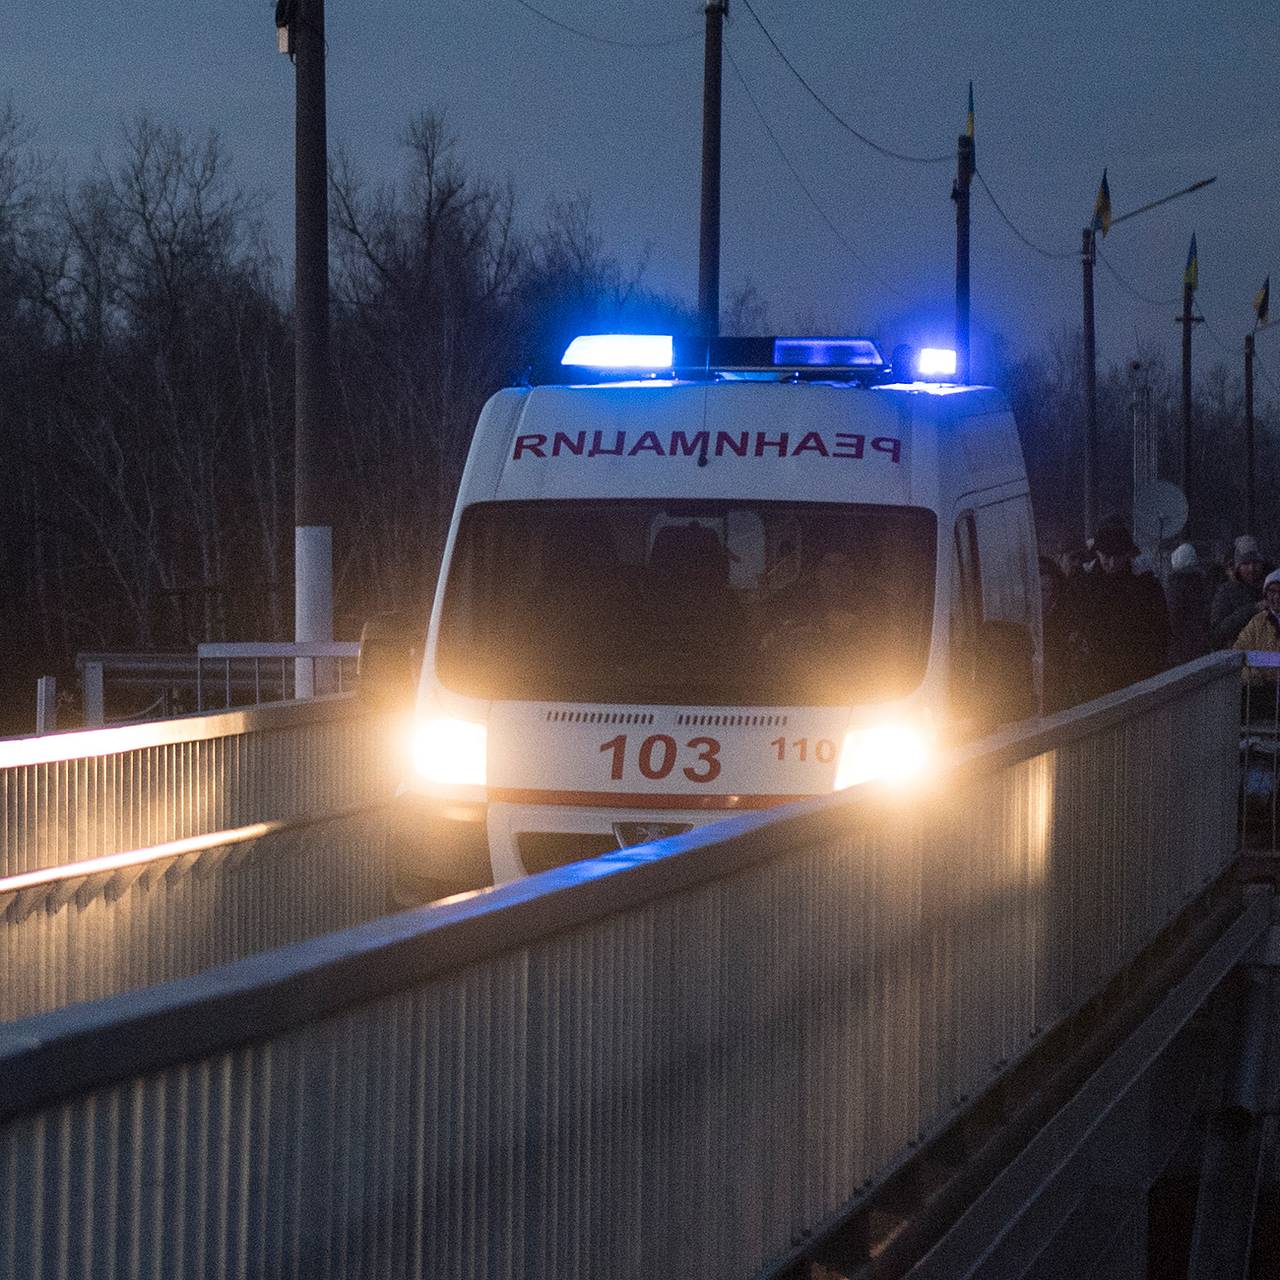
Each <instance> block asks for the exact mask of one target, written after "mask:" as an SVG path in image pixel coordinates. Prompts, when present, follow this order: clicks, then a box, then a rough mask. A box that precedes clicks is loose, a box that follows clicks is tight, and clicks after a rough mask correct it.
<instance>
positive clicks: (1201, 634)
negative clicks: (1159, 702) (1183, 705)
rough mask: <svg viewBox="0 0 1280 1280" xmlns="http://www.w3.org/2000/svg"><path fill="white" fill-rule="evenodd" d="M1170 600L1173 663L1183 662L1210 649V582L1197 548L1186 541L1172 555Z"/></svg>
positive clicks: (1167, 584)
mask: <svg viewBox="0 0 1280 1280" xmlns="http://www.w3.org/2000/svg"><path fill="white" fill-rule="evenodd" d="M1164 593H1165V597H1166V598H1167V599H1168V601H1169V630H1170V632H1171V633H1172V634H1171V635H1170V638H1169V665H1170V666H1171V667H1177V666H1181V665H1182V663H1184V662H1190V661H1191V660H1192V659H1193V658H1199V657H1201V656H1202V655H1203V654H1206V653H1208V652H1209V583H1208V581H1207V580H1206V578H1205V576H1204V574H1203V573H1202V572H1201V570H1200V563H1199V559H1198V557H1197V556H1196V549H1195V547H1193V546H1192V545H1191V543H1189V542H1184V543H1183V544H1182V545H1181V546H1180V547H1179V548H1178V549H1177V550H1176V551H1175V552H1174V553H1173V557H1172V572H1171V573H1170V574H1169V578H1168V580H1167V581H1166V582H1165V587H1164Z"/></svg>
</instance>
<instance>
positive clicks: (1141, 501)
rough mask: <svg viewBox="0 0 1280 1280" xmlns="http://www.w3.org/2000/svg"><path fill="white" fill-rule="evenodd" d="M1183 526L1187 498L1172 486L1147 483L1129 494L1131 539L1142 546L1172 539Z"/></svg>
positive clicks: (1175, 486) (1151, 481) (1167, 483)
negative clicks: (1130, 495)
mask: <svg viewBox="0 0 1280 1280" xmlns="http://www.w3.org/2000/svg"><path fill="white" fill-rule="evenodd" d="M1186 523H1187V499H1186V495H1185V494H1183V492H1182V490H1181V489H1179V488H1178V486H1177V485H1176V484H1170V483H1169V482H1168V481H1167V480H1148V481H1147V482H1146V484H1144V485H1142V486H1141V487H1140V488H1139V489H1138V490H1137V492H1135V493H1134V495H1133V536H1134V538H1135V540H1136V541H1137V542H1138V543H1139V544H1140V545H1142V546H1144V547H1152V546H1154V547H1158V546H1160V545H1161V544H1162V543H1164V542H1167V541H1169V540H1170V539H1172V538H1176V537H1177V536H1178V534H1180V533H1181V532H1182V527H1183V525H1185V524H1186Z"/></svg>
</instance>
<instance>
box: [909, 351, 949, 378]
mask: <svg viewBox="0 0 1280 1280" xmlns="http://www.w3.org/2000/svg"><path fill="white" fill-rule="evenodd" d="M916 374H917V376H918V377H921V378H954V377H955V374H956V353H955V352H954V351H951V350H950V349H948V348H947V347H921V348H920V351H919V353H918V354H917V356H916Z"/></svg>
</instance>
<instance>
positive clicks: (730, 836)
mask: <svg viewBox="0 0 1280 1280" xmlns="http://www.w3.org/2000/svg"><path fill="white" fill-rule="evenodd" d="M1240 662H1241V659H1240V656H1239V655H1238V654H1233V653H1229V652H1223V653H1217V654H1211V655H1209V656H1207V657H1205V658H1201V659H1199V660H1197V661H1196V662H1193V663H1189V664H1187V665H1186V666H1184V667H1179V668H1176V669H1175V670H1173V671H1169V672H1165V673H1163V674H1161V675H1158V676H1155V677H1152V678H1151V679H1150V680H1147V681H1144V682H1142V683H1141V684H1139V685H1137V686H1134V687H1133V688H1131V689H1130V690H1128V691H1121V692H1120V693H1116V694H1112V695H1109V696H1108V697H1105V698H1101V699H1098V700H1097V701H1096V702H1093V703H1087V704H1084V705H1083V706H1080V707H1077V708H1075V709H1073V710H1071V711H1067V712H1064V713H1062V714H1061V715H1058V716H1055V717H1052V718H1049V719H1040V720H1030V721H1026V722H1023V723H1022V724H1020V725H1015V726H1012V727H1010V728H1009V729H1006V730H1003V731H1001V732H999V733H997V734H994V735H992V736H991V737H990V738H987V739H985V740H983V741H982V742H979V743H976V744H973V745H972V746H968V747H964V748H959V749H957V750H956V751H955V752H954V753H953V755H952V757H951V759H950V761H949V762H948V763H949V766H950V767H949V769H948V781H949V782H951V783H959V782H962V781H965V780H970V781H971V780H973V779H975V778H981V777H983V776H987V775H992V774H995V773H998V772H1000V771H1001V770H1005V769H1008V768H1009V767H1011V766H1013V765H1017V764H1019V763H1021V762H1024V761H1027V760H1030V759H1032V758H1033V757H1036V756H1039V755H1042V754H1043V753H1045V752H1046V751H1048V750H1052V749H1053V748H1055V747H1057V748H1061V747H1063V746H1066V745H1068V744H1070V743H1073V742H1077V741H1080V740H1081V739H1083V738H1086V737H1088V736H1089V735H1091V734H1096V733H1100V732H1102V731H1104V730H1106V729H1107V728H1110V727H1114V726H1115V725H1117V724H1119V723H1122V722H1123V721H1124V720H1126V719H1131V718H1133V717H1134V716H1135V715H1137V714H1140V713H1142V712H1143V711H1146V710H1151V709H1154V708H1159V707H1160V706H1162V705H1165V704H1171V703H1174V702H1176V701H1177V700H1178V699H1179V698H1180V697H1181V696H1182V695H1183V694H1185V693H1187V692H1189V691H1191V690H1194V689H1196V688H1198V687H1200V686H1202V685H1206V684H1209V683H1212V682H1214V681H1220V680H1222V679H1223V677H1224V676H1226V675H1227V674H1230V673H1233V672H1235V671H1236V670H1238V668H1239V666H1240ZM1126 709H1127V711H1128V714H1127V715H1126ZM914 803H915V801H914V799H913V798H906V797H903V796H901V795H895V794H894V793H893V792H892V791H891V790H889V789H886V788H882V787H878V786H875V785H862V786H857V787H853V788H851V789H850V790H849V791H847V792H842V793H839V794H836V795H834V796H830V797H821V798H818V799H814V800H805V801H799V802H797V803H794V804H790V805H786V806H784V807H782V808H778V809H773V810H769V811H766V812H763V813H756V814H751V815H748V816H744V817H740V818H735V819H730V820H728V821H725V822H721V823H717V824H715V825H714V826H713V827H711V828H701V829H695V830H693V831H691V832H689V833H687V834H685V835H680V836H673V837H671V838H668V839H665V840H661V841H658V842H656V843H654V844H651V845H641V846H638V847H634V848H628V849H622V850H618V851H616V852H612V853H608V854H604V855H602V856H600V857H597V858H593V859H591V860H589V861H585V862H580V863H576V864H572V865H570V866H566V867H561V868H558V869H556V870H553V871H547V872H542V873H540V874H538V875H534V876H530V877H527V878H526V879H524V880H520V881H516V882H513V883H510V884H505V885H501V886H498V887H497V888H493V889H488V890H479V891H476V892H472V893H468V894H459V895H457V896H456V897H454V898H450V899H446V900H444V901H443V902H440V903H436V904H434V905H433V906H432V907H429V908H422V909H418V910H414V911H408V912H404V913H402V914H400V915H396V916H392V917H389V918H387V919H383V920H379V921H377V922H375V923H371V924H367V925H359V926H356V927H354V928H351V929H347V930H344V931H342V932H341V933H338V934H333V935H330V936H329V937H326V938H324V939H317V940H313V941H310V942H306V943H300V944H297V945H296V946H292V947H286V948H282V949H280V950H279V951H276V952H273V953H271V954H270V955H268V956H255V957H251V958H249V959H246V960H242V961H238V962H236V963H234V964H231V965H227V966H224V967H223V968H221V969H220V970H218V971H217V972H216V973H215V974H206V975H199V976H196V977H193V978H189V979H184V980H182V981H180V982H175V983H169V984H165V985H164V986H162V987H157V988H152V989H149V990H148V991H143V992H139V993H135V994H131V995H129V996H124V997H118V998H113V999H110V1000H105V1001H102V1002H100V1003H99V1004H96V1005H92V1006H87V1007H80V1008H74V1009H68V1010H60V1011H57V1012H54V1013H51V1014H48V1015H42V1018H41V1031H40V1034H39V1036H38V1038H37V1039H36V1040H34V1041H33V1039H32V1036H31V1031H30V1030H28V1029H25V1028H24V1027H23V1025H22V1024H20V1023H19V1024H13V1025H12V1026H11V1027H10V1028H9V1029H8V1031H7V1032H6V1031H5V1030H4V1029H2V1028H0V1120H3V1119H4V1118H5V1117H6V1116H10V1115H13V1114H16V1113H18V1112H21V1111H23V1110H27V1109H30V1108H31V1107H33V1106H37V1105H44V1104H46V1103H48V1102H50V1101H53V1100H55V1099H57V1098H62V1097H67V1096H69V1095H71V1094H75V1093H80V1092H83V1091H85V1090H88V1089H91V1088H96V1087H100V1086H102V1085H105V1084H109V1083H111V1082H112V1081H114V1080H118V1079H121V1078H124V1077H126V1076H133V1075H143V1074H146V1073H148V1072H152V1071H156V1070H159V1069H160V1068H162V1067H165V1066H169V1065H172V1064H174V1063H177V1062H182V1061H189V1060H192V1059H194V1058H198V1057H202V1056H207V1055H209V1054H213V1053H216V1052H218V1051H221V1050H225V1049H228V1048H233V1047H235V1046H238V1045H241V1044H246V1043H249V1042H251V1041H258V1040H264V1039H266V1038H268V1037H271V1036H274V1035H279V1034H284V1033H287V1032H290V1031H293V1030H296V1029H298V1028H301V1027H304V1026H307V1025H309V1024H311V1023H313V1022H317V1021H320V1020H322V1019H324V1018H326V1017H329V1016H332V1015H334V1014H336V1013H338V1012H340V1011H341V1010H343V1009H345V1008H347V1007H349V1006H350V1005H351V1004H353V1003H354V1002H356V1001H361V1002H368V1001H373V1000H377V999H379V998H381V997H386V996H391V995H395V994H397V993H399V992H402V991H405V990H407V989H409V988H412V987H415V986H420V985H422V984H423V983H426V982H427V981H429V980H431V979H433V978H437V977H439V976H441V975H443V974H447V973H451V972H454V971H457V970H458V969H460V968H462V967H464V966H472V965H477V964H481V963H483V962H484V961H486V960H490V959H492V958H494V957H496V956H499V955H501V954H505V953H510V952H512V951H515V950H516V949H518V948H522V947H529V946H532V945H534V944H535V943H538V942H540V941H543V940H546V939H549V938H551V937H553V936H556V935H560V934H563V933H564V932H566V931H567V930H577V929H581V928H583V927H585V926H587V925H590V924H592V923H594V922H597V921H600V920H604V919H606V918H609V917H614V916H616V915H618V914H619V913H621V912H629V911H636V910H639V909H641V908H643V907H645V906H647V905H649V904H653V903H656V902H658V901H659V900H661V899H668V898H671V897H675V896H678V895H680V894H682V893H687V892H690V891H692V890H694V889H697V888H699V887H700V886H705V885H708V884H710V883H712V882H714V881H718V880H722V879H724V878H726V877H728V876H731V875H733V874H735V873H738V872H742V871H745V870H748V869H749V868H752V867H754V866H757V865H759V864H761V863H765V862H768V861H770V860H773V859H776V858H779V857H782V856H785V855H787V854H789V853H792V852H795V851H797V850H801V849H805V848H811V847H813V846H814V845H816V844H818V843H820V842H822V841H823V840H832V839H836V838H839V837H841V836H843V835H844V834H845V833H847V831H848V830H849V829H850V826H851V823H853V822H854V820H855V819H857V820H860V821H861V823H862V824H863V825H865V826H867V827H869V828H875V827H876V825H877V823H878V822H879V821H880V820H881V819H885V818H892V817H894V816H899V817H900V816H901V815H902V813H903V812H904V811H906V810H909V809H910V808H911V807H912V806H913V805H914ZM1216 874H1217V871H1216V870H1215V875H1216ZM1197 887H1202V886H1197ZM108 1033H110V1034H111V1035H112V1037H113V1038H114V1044H115V1049H114V1051H113V1053H112V1054H110V1055H103V1054H96V1053H92V1052H89V1051H88V1050H89V1047H90V1046H91V1045H92V1044H94V1043H96V1042H97V1041H98V1040H100V1038H101V1037H103V1036H104V1035H106V1034H108Z"/></svg>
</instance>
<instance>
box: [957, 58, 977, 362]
mask: <svg viewBox="0 0 1280 1280" xmlns="http://www.w3.org/2000/svg"><path fill="white" fill-rule="evenodd" d="M975 167H976V158H975V150H974V144H973V82H972V81H970V82H969V120H968V126H967V128H966V131H965V132H964V133H962V134H961V135H960V136H959V137H958V138H957V139H956V180H955V182H954V183H953V184H952V187H951V198H952V200H954V201H955V202H956V380H957V381H958V382H968V381H969V380H970V360H969V187H970V185H971V183H972V181H973V174H974V170H975Z"/></svg>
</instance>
